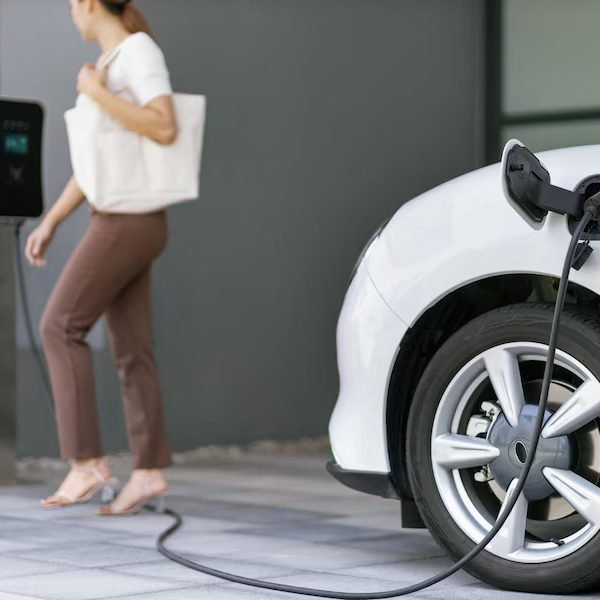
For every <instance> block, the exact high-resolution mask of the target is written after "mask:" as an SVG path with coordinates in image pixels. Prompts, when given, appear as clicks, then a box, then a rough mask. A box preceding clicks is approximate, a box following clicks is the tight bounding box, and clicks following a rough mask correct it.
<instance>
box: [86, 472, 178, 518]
mask: <svg viewBox="0 0 600 600" xmlns="http://www.w3.org/2000/svg"><path fill="white" fill-rule="evenodd" d="M129 485H131V484H129ZM134 485H136V486H137V488H138V490H139V491H140V496H139V498H138V499H137V500H136V501H135V502H134V503H133V504H131V505H130V506H128V507H127V508H125V509H122V510H115V509H114V508H113V503H111V504H105V505H104V506H101V507H100V510H99V511H98V515H100V516H101V517H120V516H128V515H135V514H137V513H138V512H140V510H142V508H144V506H145V505H146V504H148V502H150V501H151V500H156V502H155V505H154V510H155V512H164V511H165V505H166V499H167V493H168V489H169V486H168V484H165V486H164V487H163V489H161V490H156V489H155V486H153V485H152V484H151V483H148V482H147V481H142V482H140V483H136V484H134Z"/></svg>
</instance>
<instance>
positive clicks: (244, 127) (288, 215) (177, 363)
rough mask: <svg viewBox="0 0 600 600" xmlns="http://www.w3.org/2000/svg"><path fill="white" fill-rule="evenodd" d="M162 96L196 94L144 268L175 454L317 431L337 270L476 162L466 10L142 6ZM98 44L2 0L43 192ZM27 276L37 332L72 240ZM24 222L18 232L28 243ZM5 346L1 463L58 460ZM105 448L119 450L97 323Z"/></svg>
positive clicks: (61, 10)
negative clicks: (9, 415)
mask: <svg viewBox="0 0 600 600" xmlns="http://www.w3.org/2000/svg"><path fill="white" fill-rule="evenodd" d="M139 4H140V5H141V6H142V7H143V8H144V9H145V10H146V12H147V14H148V16H149V18H150V21H151V22H152V24H153V26H154V30H155V32H156V34H157V38H158V41H159V43H160V45H161V46H162V48H163V50H164V52H165V54H166V56H167V60H168V63H169V66H170V69H171V73H172V80H173V84H174V87H175V88H176V89H177V90H178V91H186V92H197V93H205V94H206V95H207V97H208V110H209V115H208V124H207V131H206V146H205V154H204V163H203V178H202V186H201V188H202V197H201V200H200V201H198V202H193V203H188V204H184V205H181V206H178V207H175V208H173V209H171V210H170V235H171V239H170V244H169V246H168V248H167V249H166V251H165V252H164V254H163V255H162V256H161V257H160V258H159V259H158V261H157V262H156V264H155V270H154V272H153V273H154V275H153V286H154V288H153V292H154V297H153V310H154V318H155V345H156V352H157V357H158V363H159V366H160V374H161V382H162V389H163V393H164V398H165V405H166V411H167V417H168V427H169V431H170V435H171V439H172V443H173V446H174V447H175V448H176V449H178V450H182V449H188V448H192V447H195V446H198V445H201V444H209V443H237V442H240V443H241V442H248V441H251V440H256V439H261V438H267V437H268V438H278V439H284V438H296V437H300V436H304V435H317V434H324V433H326V431H327V421H328V418H329V415H330V413H331V409H332V407H333V405H334V402H335V398H336V394H337V391H338V378H337V369H336V356H335V326H336V320H337V315H338V313H339V309H340V307H341V304H342V301H343V297H344V293H345V290H346V286H347V280H348V275H349V273H350V271H351V269H352V266H353V263H354V261H355V259H356V257H357V256H358V254H359V253H360V250H361V248H362V246H363V245H364V243H365V242H366V240H367V238H368V237H369V235H370V233H371V232H372V230H374V229H375V228H376V227H377V225H378V224H379V223H380V222H381V221H383V220H384V219H385V218H386V217H388V216H389V215H390V214H392V213H393V212H394V211H395V210H396V209H397V208H398V207H399V206H400V205H401V204H402V203H403V202H405V201H406V200H408V199H409V198H411V197H413V196H414V195H416V194H417V193H419V192H422V191H424V190H426V189H427V188H429V187H431V186H433V185H436V184H438V183H441V182H442V181H445V180H447V179H449V178H451V177H453V176H455V175H459V174H461V173H464V172H466V171H468V170H470V169H472V168H474V167H477V166H479V165H480V164H481V163H482V161H483V151H482V139H481V133H482V131H483V127H482V119H483V114H482V97H483V72H482V64H481V62H482V59H481V56H482V52H483V27H482V24H483V19H482V14H481V13H482V10H483V7H482V5H483V3H481V2H478V1H477V0H453V1H452V2H447V0H412V1H408V0H250V1H249V0H193V1H192V0H170V1H169V2H164V1H161V0H145V1H143V2H142V1H141V0H140V2H139ZM96 54H97V50H96V48H93V47H90V46H88V45H85V44H84V43H83V42H81V41H80V40H79V38H78V36H77V34H76V32H75V30H74V28H73V27H72V25H71V23H70V21H69V11H68V3H67V0H0V91H1V93H3V94H5V95H12V96H28V97H35V98H39V99H41V100H43V102H44V103H45V105H46V107H47V110H48V118H49V120H48V126H47V130H46V131H47V138H46V167H45V171H46V173H45V174H46V190H47V195H48V196H47V199H48V203H52V202H53V201H54V199H55V198H56V197H57V195H58V194H59V192H60V190H61V188H62V186H63V185H64V183H65V182H66V180H67V178H68V176H69V174H70V171H69V161H68V155H67V147H66V134H65V130H64V122H63V117H62V113H63V111H64V110H66V109H67V108H69V107H70V106H71V105H72V103H73V101H74V98H75V89H74V85H75V78H76V74H77V70H78V67H79V66H80V65H81V64H82V63H83V62H84V61H90V60H93V59H95V57H96ZM86 224H87V213H86V211H85V209H80V210H79V211H78V213H77V214H75V215H74V216H73V217H72V218H71V219H70V220H69V221H68V222H66V223H65V224H64V225H63V228H62V229H61V231H60V232H59V235H58V238H57V239H56V242H55V245H54V246H53V247H52V249H51V250H50V253H49V266H48V267H47V268H46V269H43V270H34V269H32V268H29V267H28V268H27V277H28V284H29V286H30V289H31V295H32V304H33V306H32V310H33V315H34V318H35V319H36V324H37V322H38V321H39V317H40V315H41V311H42V310H43V307H44V303H45V300H46V298H47V296H48V294H49V292H50V290H51V288H52V285H53V284H54V282H55V280H56V278H57V276H58V274H59V273H60V270H61V268H62V266H63V265H64V262H65V260H66V259H67V257H68V256H69V253H70V252H71V251H72V249H73V247H74V246H75V244H76V243H77V241H78V240H79V238H80V237H81V235H82V234H83V232H84V230H85V227H86ZM30 229H31V226H30V227H29V229H28V230H27V231H29V230H30ZM17 333H18V339H19V348H20V352H19V378H18V391H19V417H20V424H19V452H20V454H22V455H38V454H49V453H50V454H52V453H54V452H55V451H56V446H55V439H54V438H55V434H54V428H53V424H52V422H50V421H49V420H48V418H47V413H46V412H45V410H44V408H43V405H42V397H41V393H42V392H41V387H40V385H39V379H38V377H37V375H36V373H35V371H34V370H33V362H32V360H31V357H30V354H29V352H28V350H27V345H26V341H25V336H24V328H23V326H22V323H21V322H20V323H19V325H18V332H17ZM91 342H92V345H93V347H94V349H95V361H96V374H97V381H96V385H97V388H98V397H99V402H100V405H101V412H102V423H103V429H104V434H105V440H106V449H107V450H115V449H121V448H124V447H125V445H126V440H125V435H124V430H123V421H122V416H121V408H120V404H119V403H120V399H119V388H118V382H117V378H116V374H115V371H114V368H113V364H112V357H111V356H110V355H109V352H108V349H107V347H106V336H105V332H104V324H103V321H102V320H101V321H100V322H99V323H98V324H97V326H96V327H95V329H94V331H93V333H92V336H91Z"/></svg>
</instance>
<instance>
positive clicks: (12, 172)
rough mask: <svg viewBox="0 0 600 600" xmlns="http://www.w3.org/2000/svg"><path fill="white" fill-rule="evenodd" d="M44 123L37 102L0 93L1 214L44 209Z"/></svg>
mask: <svg viewBox="0 0 600 600" xmlns="http://www.w3.org/2000/svg"><path fill="white" fill-rule="evenodd" d="M0 2H1V0H0ZM43 123H44V109H43V107H42V106H41V104H39V103H38V102H32V101H30V100H17V99H12V98H3V97H2V96H0V216H1V217H16V218H28V217H31V218H37V217H39V216H40V215H41V214H42V212H43V210H44V203H43V194H42V191H43V190H42V130H43Z"/></svg>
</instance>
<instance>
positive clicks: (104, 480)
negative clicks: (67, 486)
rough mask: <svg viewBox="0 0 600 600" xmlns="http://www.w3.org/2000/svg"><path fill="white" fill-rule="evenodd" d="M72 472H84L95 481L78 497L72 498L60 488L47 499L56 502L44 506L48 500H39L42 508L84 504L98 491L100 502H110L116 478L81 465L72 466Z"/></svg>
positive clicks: (71, 495) (113, 494)
mask: <svg viewBox="0 0 600 600" xmlns="http://www.w3.org/2000/svg"><path fill="white" fill-rule="evenodd" d="M72 469H73V470H76V471H84V472H87V473H91V474H93V475H94V477H95V478H96V481H95V482H94V483H93V484H92V485H91V486H90V488H89V489H87V490H86V491H85V492H84V493H83V494H81V495H79V496H74V495H73V494H69V493H68V492H65V491H64V490H61V489H60V488H59V489H58V490H57V491H56V492H55V493H54V494H53V495H52V496H49V497H48V498H56V499H57V500H58V501H57V502H52V503H50V504H44V503H45V502H46V501H47V500H48V498H46V499H45V500H41V503H42V506H43V507H44V508H46V509H54V508H65V507H67V506H73V505H76V504H85V503H86V502H89V501H90V500H91V499H92V497H93V496H95V495H96V494H97V493H98V492H99V491H102V496H101V499H102V502H110V501H111V500H113V499H114V497H115V490H114V488H115V486H116V485H117V482H118V480H117V478H116V477H113V476H109V477H106V476H105V475H104V474H103V473H102V472H101V471H100V469H99V468H98V467H96V466H94V467H87V466H82V465H75V464H74V465H73V466H72Z"/></svg>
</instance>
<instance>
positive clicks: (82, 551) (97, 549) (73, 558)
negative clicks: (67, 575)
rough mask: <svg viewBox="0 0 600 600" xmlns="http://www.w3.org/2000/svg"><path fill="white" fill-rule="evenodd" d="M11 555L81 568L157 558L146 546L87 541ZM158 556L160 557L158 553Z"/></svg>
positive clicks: (154, 559)
mask: <svg viewBox="0 0 600 600" xmlns="http://www.w3.org/2000/svg"><path fill="white" fill-rule="evenodd" d="M12 555H13V556H17V557H19V558H25V559H30V560H40V561H48V562H52V563H53V564H63V565H71V566H74V567H80V568H83V567H108V566H114V565H124V564H129V563H141V562H153V561H156V560H157V555H158V554H157V552H155V551H153V550H150V549H146V548H137V547H134V546H124V545H117V544H104V543H88V544H83V545H82V544H62V543H61V544H59V545H56V546H54V547H53V548H52V550H51V551H49V549H48V548H38V549H35V550H28V551H23V552H13V553H12ZM158 556H159V557H160V555H158ZM165 560H166V559H165Z"/></svg>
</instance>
